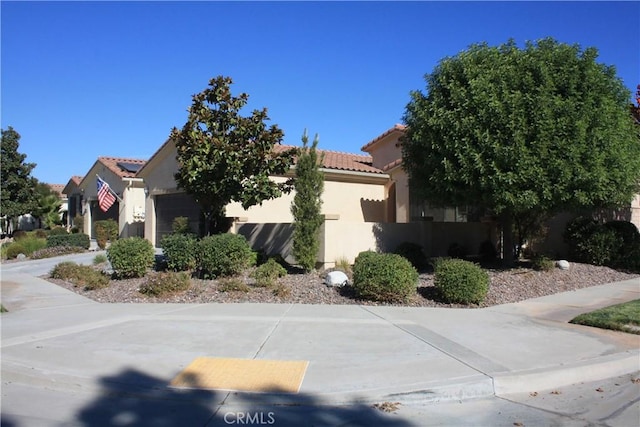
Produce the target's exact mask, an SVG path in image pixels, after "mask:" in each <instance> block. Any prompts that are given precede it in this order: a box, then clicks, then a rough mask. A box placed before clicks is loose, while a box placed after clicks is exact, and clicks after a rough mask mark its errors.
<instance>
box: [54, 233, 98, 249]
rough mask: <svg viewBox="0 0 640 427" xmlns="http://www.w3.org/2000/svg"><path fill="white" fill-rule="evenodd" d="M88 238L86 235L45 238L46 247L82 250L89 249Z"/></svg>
mask: <svg viewBox="0 0 640 427" xmlns="http://www.w3.org/2000/svg"><path fill="white" fill-rule="evenodd" d="M90 242H91V241H90V239H89V236H88V235H86V234H80V233H77V234H59V235H52V236H47V247H48V248H52V247H55V246H77V247H80V248H84V249H89V244H90Z"/></svg>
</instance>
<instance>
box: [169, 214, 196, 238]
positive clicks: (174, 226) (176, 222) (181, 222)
mask: <svg viewBox="0 0 640 427" xmlns="http://www.w3.org/2000/svg"><path fill="white" fill-rule="evenodd" d="M171 231H172V232H173V233H174V234H192V233H193V230H191V225H190V224H189V217H186V216H177V217H175V218H174V219H173V222H172V223H171Z"/></svg>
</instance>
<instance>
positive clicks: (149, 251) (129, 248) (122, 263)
mask: <svg viewBox="0 0 640 427" xmlns="http://www.w3.org/2000/svg"><path fill="white" fill-rule="evenodd" d="M107 258H108V259H109V262H110V263H111V267H112V268H113V271H114V273H115V275H116V276H117V277H120V278H131V277H142V276H144V275H145V273H146V272H147V269H149V268H151V267H152V266H153V264H154V262H155V252H154V249H153V246H152V245H151V243H150V242H149V241H148V240H145V239H143V238H142V237H128V238H126V239H118V240H116V241H115V242H112V243H111V246H109V249H107Z"/></svg>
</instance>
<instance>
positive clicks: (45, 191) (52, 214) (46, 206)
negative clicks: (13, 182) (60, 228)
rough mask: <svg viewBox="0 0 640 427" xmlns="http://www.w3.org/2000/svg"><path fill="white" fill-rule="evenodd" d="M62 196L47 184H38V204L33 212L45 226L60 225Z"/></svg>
mask: <svg viewBox="0 0 640 427" xmlns="http://www.w3.org/2000/svg"><path fill="white" fill-rule="evenodd" d="M61 204H62V203H61V202H60V197H59V196H58V194H57V193H56V192H54V191H53V190H52V189H51V187H49V186H48V185H47V184H44V183H41V182H38V184H36V206H35V207H34V209H33V210H32V211H31V214H32V215H33V216H35V217H36V218H40V220H41V221H42V223H43V225H44V227H45V228H52V227H53V226H55V225H60V224H61V223H62V220H61V219H60V205H61Z"/></svg>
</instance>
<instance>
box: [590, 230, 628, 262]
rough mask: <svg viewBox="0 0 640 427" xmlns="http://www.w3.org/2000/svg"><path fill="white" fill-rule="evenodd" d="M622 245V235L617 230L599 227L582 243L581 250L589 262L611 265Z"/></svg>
mask: <svg viewBox="0 0 640 427" xmlns="http://www.w3.org/2000/svg"><path fill="white" fill-rule="evenodd" d="M621 246H622V237H620V236H619V235H618V234H617V233H616V231H615V230H613V229H610V228H606V227H598V228H596V230H595V231H594V232H593V234H592V235H591V236H589V237H588V238H587V239H586V241H585V242H584V244H582V245H581V251H582V253H583V256H584V257H585V261H586V262H588V263H589V264H594V265H611V264H613V263H614V261H615V260H616V257H617V254H618V251H619V250H620V247H621Z"/></svg>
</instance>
